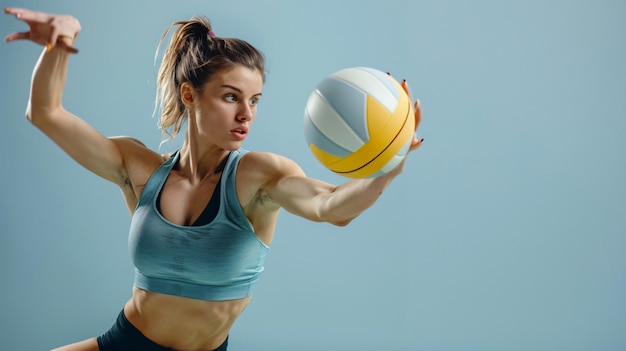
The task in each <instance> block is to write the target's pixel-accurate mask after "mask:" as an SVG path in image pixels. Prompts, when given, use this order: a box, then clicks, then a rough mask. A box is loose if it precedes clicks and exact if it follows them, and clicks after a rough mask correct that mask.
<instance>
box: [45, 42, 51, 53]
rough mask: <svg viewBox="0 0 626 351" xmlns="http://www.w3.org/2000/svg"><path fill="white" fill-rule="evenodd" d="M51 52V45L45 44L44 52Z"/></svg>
mask: <svg viewBox="0 0 626 351" xmlns="http://www.w3.org/2000/svg"><path fill="white" fill-rule="evenodd" d="M50 50H52V44H50V43H48V44H46V51H50Z"/></svg>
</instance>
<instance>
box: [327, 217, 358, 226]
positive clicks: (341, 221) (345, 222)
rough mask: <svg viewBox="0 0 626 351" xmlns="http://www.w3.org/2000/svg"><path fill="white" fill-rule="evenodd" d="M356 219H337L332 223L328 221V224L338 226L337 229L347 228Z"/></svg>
mask: <svg viewBox="0 0 626 351" xmlns="http://www.w3.org/2000/svg"><path fill="white" fill-rule="evenodd" d="M353 219H354V218H350V219H336V220H332V221H328V223H330V224H332V225H334V226H337V227H345V226H347V225H348V224H350V223H351V222H352V220H353Z"/></svg>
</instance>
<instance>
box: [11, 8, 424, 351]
mask: <svg viewBox="0 0 626 351" xmlns="http://www.w3.org/2000/svg"><path fill="white" fill-rule="evenodd" d="M5 13H7V14H12V15H15V16H16V17H17V18H18V19H20V20H22V21H24V22H25V23H27V24H28V25H29V31H28V32H21V33H14V34H11V35H9V36H8V37H7V38H6V40H7V41H13V40H20V39H27V40H31V41H33V42H35V43H38V44H41V45H44V46H45V47H46V48H45V50H44V51H43V53H42V54H41V57H40V58H39V60H38V62H37V64H36V66H35V69H34V74H33V79H32V86H31V95H30V100H29V104H28V108H27V112H26V115H27V118H28V119H29V120H30V121H31V122H32V123H33V124H34V125H35V126H36V127H38V128H39V129H41V130H42V131H43V132H44V133H45V134H46V135H47V136H48V137H49V138H51V139H52V140H53V141H54V142H55V143H57V144H58V145H59V146H60V147H61V148H62V149H63V150H64V151H65V152H67V153H68V154H69V155H70V156H71V157H72V158H74V159H75V160H76V161H77V162H78V163H80V164H81V165H83V166H84V167H86V168H87V169H89V170H90V171H92V172H93V173H95V174H97V175H99V176H101V177H103V178H105V179H108V180H110V181H111V182H114V183H115V184H117V185H119V187H120V188H121V190H122V194H123V196H124V200H125V201H126V205H127V206H128V210H129V212H130V213H131V217H132V220H131V229H130V238H129V246H130V252H131V258H132V261H133V263H134V264H135V266H136V268H137V270H136V276H135V283H134V287H133V294H132V297H131V298H130V300H129V301H128V302H127V303H126V305H125V306H124V308H123V310H122V311H121V312H120V314H119V317H118V319H117V321H116V322H115V324H114V325H113V327H112V328H111V329H110V330H109V331H107V332H106V333H105V334H103V335H101V336H100V337H97V338H91V339H88V340H85V341H82V342H79V343H76V344H72V345H68V346H65V347H61V348H59V349H58V350H64V351H69V350H102V351H106V350H171V349H173V350H226V347H227V344H228V335H229V331H230V329H231V327H232V325H233V323H234V322H235V320H236V319H237V317H238V316H239V315H240V314H241V313H242V311H243V310H244V309H245V307H246V305H247V304H248V303H249V302H250V299H251V296H252V292H253V288H254V285H255V283H256V281H257V280H258V278H259V275H260V273H261V272H262V270H263V260H264V258H265V255H266V253H267V251H268V248H269V245H270V244H271V242H272V238H273V235H274V228H275V226H276V219H277V215H278V212H279V209H280V208H284V209H285V210H287V211H289V212H290V213H293V214H295V215H298V216H301V217H304V218H307V219H310V220H312V221H324V222H329V223H332V224H335V225H340V226H343V225H347V224H348V223H350V221H352V220H353V219H354V218H355V217H357V216H358V215H359V214H360V213H362V212H363V211H364V210H365V209H366V208H368V207H370V206H371V205H372V204H373V203H374V202H375V201H376V199H377V198H378V197H379V196H380V194H381V193H382V191H383V190H384V189H385V187H386V186H387V185H388V184H389V183H390V182H391V181H392V180H393V179H394V177H395V176H397V175H398V174H400V173H401V172H402V170H403V167H404V162H402V164H400V165H399V166H398V167H396V168H395V169H394V170H393V171H391V172H389V173H387V174H385V175H383V176H380V177H377V178H371V179H358V180H350V181H348V182H346V183H344V184H342V185H340V186H335V185H331V184H327V183H325V182H322V181H319V180H315V179H311V178H307V177H306V176H305V174H304V172H303V171H302V169H301V168H300V167H299V166H298V165H297V164H296V163H295V162H293V161H291V160H289V159H287V158H285V157H282V156H279V155H276V154H272V153H265V152H248V151H247V150H244V149H242V148H241V147H242V143H243V141H244V140H245V138H246V135H247V134H248V132H249V131H250V128H251V126H252V123H253V121H254V118H255V115H256V108H257V104H258V102H259V100H260V98H261V95H262V89H263V83H264V78H265V76H264V58H263V56H262V54H261V53H260V52H259V51H257V50H256V49H255V48H254V47H252V46H251V45H249V44H248V43H247V42H245V41H243V40H239V39H233V38H220V37H217V36H216V35H215V33H214V32H213V31H212V28H211V24H210V22H209V21H208V20H207V19H206V18H203V17H194V18H192V19H191V20H189V21H180V22H176V23H173V24H172V25H171V26H170V27H169V28H168V29H167V30H166V32H165V33H164V35H163V37H165V35H166V34H167V33H168V32H169V31H170V30H171V29H172V28H175V29H174V33H173V35H172V38H171V41H170V43H169V46H168V47H167V48H166V50H165V52H164V55H163V60H162V63H161V66H160V69H159V73H158V80H157V100H158V102H159V103H160V106H161V110H162V113H161V116H160V127H161V128H162V130H163V131H165V132H166V133H167V134H169V136H170V138H173V137H175V136H176V134H178V133H179V131H180V130H181V126H182V124H183V123H187V128H186V135H185V139H184V143H183V145H182V147H181V148H180V150H178V151H177V152H175V153H173V154H170V155H160V154H158V153H156V152H154V151H151V150H150V149H148V148H147V147H146V146H144V145H143V144H142V143H141V142H139V141H137V140H135V139H131V138H127V137H117V138H107V137H104V136H103V135H101V134H100V133H99V132H98V131H96V130H95V129H94V128H92V127H91V126H90V125H88V124H87V123H86V122H84V121H83V120H81V119H79V118H78V117H76V116H74V115H72V114H71V113H70V112H68V111H66V110H65V109H64V108H63V106H62V103H61V96H62V92H63V88H64V85H65V80H66V71H67V66H68V60H69V56H70V54H71V53H77V52H78V51H77V50H76V49H75V48H74V41H75V40H76V37H77V35H78V33H79V32H80V29H81V27H80V23H79V22H78V20H77V19H75V18H73V17H71V16H67V15H51V14H46V13H41V12H34V11H29V10H25V9H14V8H11V9H5ZM163 37H162V39H161V40H163ZM404 86H405V89H407V88H406V85H404ZM415 107H416V115H415V118H416V120H417V122H419V119H420V109H419V105H418V103H417V102H416V104H415ZM421 142H422V140H419V141H418V140H417V139H416V138H415V137H414V138H413V142H412V145H411V149H412V150H414V149H416V148H418V147H419V146H420V145H421Z"/></svg>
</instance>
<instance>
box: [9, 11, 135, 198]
mask: <svg viewBox="0 0 626 351" xmlns="http://www.w3.org/2000/svg"><path fill="white" fill-rule="evenodd" d="M5 13H7V14H13V15H15V16H16V18H18V19H19V20H21V21H24V22H25V23H27V24H28V25H29V28H30V30H29V31H28V32H21V33H14V34H11V35H9V36H7V38H6V41H7V42H9V41H13V40H20V39H26V40H31V41H33V42H35V43H38V44H41V45H44V46H46V49H45V50H44V51H43V53H42V54H41V56H40V57H39V60H38V61H37V64H36V65H35V69H34V72H33V76H32V81H31V91H30V98H29V101H28V107H27V110H26V116H27V118H28V119H29V120H30V122H31V123H32V124H33V125H35V126H36V127H37V128H39V129H40V130H41V131H42V132H44V133H45V134H46V135H47V136H48V137H49V138H50V139H52V140H53V141H54V142H55V143H56V144H57V145H59V146H60V147H61V148H62V149H63V150H64V151H65V152H66V153H67V154H69V155H70V156H71V157H72V158H74V159H75V160H76V161H77V162H78V163H80V164H81V165H83V166H84V167H86V168H87V169H89V170H90V171H92V172H94V173H95V174H97V175H99V176H101V177H103V178H105V179H107V180H110V181H112V182H114V183H116V184H118V185H120V186H121V185H123V184H124V183H125V182H126V181H127V179H128V176H127V174H126V169H125V166H124V155H123V153H122V152H123V150H122V149H121V148H120V146H122V145H127V144H128V143H120V142H119V141H116V140H115V139H109V138H107V137H105V136H104V135H102V134H100V133H99V132H98V131H97V130H96V129H95V128H93V127H92V126H90V125H89V124H88V123H86V122H85V121H83V120H82V119H80V118H78V117H77V116H75V115H73V114H71V113H70V112H68V111H66V110H65V109H64V108H63V105H62V96H63V89H64V87H65V81H66V76H67V66H68V62H69V56H70V54H71V53H76V52H77V50H76V49H74V48H73V46H72V45H73V43H74V40H75V39H76V36H77V35H78V33H79V32H80V29H81V27H80V23H79V22H78V20H77V19H75V18H73V17H71V16H67V15H50V14H46V13H42V12H34V11H29V10H25V9H12V8H11V9H5ZM118 145H119V146H118Z"/></svg>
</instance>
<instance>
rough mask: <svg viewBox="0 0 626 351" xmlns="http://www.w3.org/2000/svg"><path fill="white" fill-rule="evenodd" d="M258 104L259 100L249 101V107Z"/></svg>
mask: <svg viewBox="0 0 626 351" xmlns="http://www.w3.org/2000/svg"><path fill="white" fill-rule="evenodd" d="M258 103H259V98H252V99H250V105H252V106H254V105H256V104H258Z"/></svg>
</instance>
